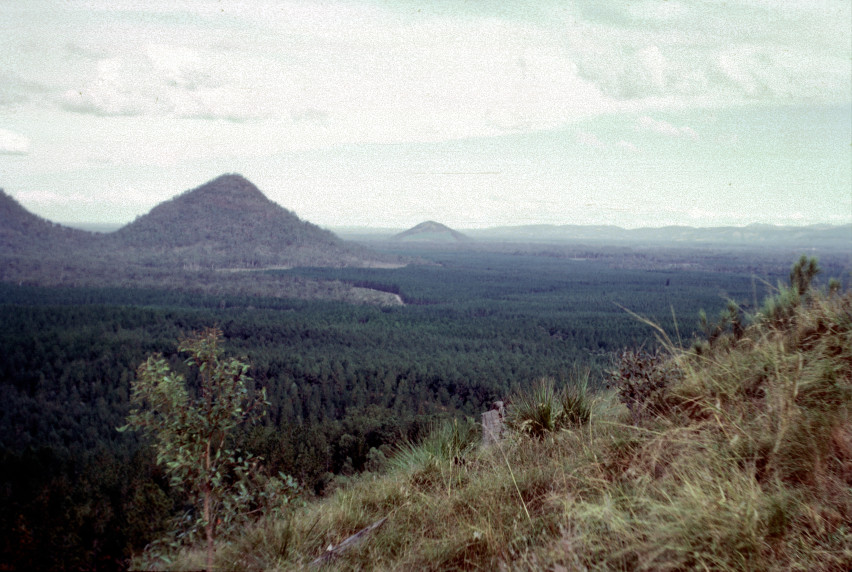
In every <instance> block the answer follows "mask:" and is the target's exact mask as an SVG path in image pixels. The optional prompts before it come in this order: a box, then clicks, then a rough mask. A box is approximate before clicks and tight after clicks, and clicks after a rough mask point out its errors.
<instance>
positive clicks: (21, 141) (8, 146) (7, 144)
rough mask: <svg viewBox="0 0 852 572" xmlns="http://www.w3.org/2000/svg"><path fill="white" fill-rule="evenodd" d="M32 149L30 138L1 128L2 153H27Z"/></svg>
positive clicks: (0, 149) (0, 150) (0, 144)
mask: <svg viewBox="0 0 852 572" xmlns="http://www.w3.org/2000/svg"><path fill="white" fill-rule="evenodd" d="M29 151H30V140H29V139H28V138H27V137H24V136H23V135H21V134H19V133H15V132H14V131H8V130H6V129H0V155H26V154H27V153H29Z"/></svg>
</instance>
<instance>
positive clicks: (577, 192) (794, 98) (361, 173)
mask: <svg viewBox="0 0 852 572" xmlns="http://www.w3.org/2000/svg"><path fill="white" fill-rule="evenodd" d="M223 173H240V174H242V175H243V176H245V177H246V178H248V179H249V180H251V181H252V182H253V183H254V184H256V185H257V186H258V187H259V188H260V189H261V190H262V191H263V192H264V193H265V194H266V195H267V196H268V197H269V198H270V199H272V200H274V201H275V202H277V203H278V204H280V205H281V206H283V207H285V208H287V209H289V210H292V211H294V212H295V213H296V214H297V215H299V216H300V217H301V218H303V219H306V220H309V221H311V222H313V223H316V224H319V225H320V226H324V227H329V228H335V227H338V228H339V227H376V228H382V227H384V228H407V227H410V226H414V225H415V224H418V223H420V222H422V221H424V220H436V221H439V222H442V223H444V224H447V225H449V226H451V227H454V228H459V229H466V228H468V229H471V228H485V227H493V226H507V225H526V224H613V225H618V226H623V227H627V228H636V227H643V226H666V225H689V226H722V225H747V224H752V223H768V224H784V225H805V224H847V223H852V2H849V0H783V1H782V0H726V1H712V2H711V1H706V2H705V1H700V0H692V1H687V0H630V1H627V0H625V1H611V2H603V1H600V0H576V1H571V0H559V1H549V0H540V1H535V2H530V1H529V0H523V1H515V0H501V1H496V0H495V1H488V0H451V1H435V2H426V1H417V2H415V1H413V0H397V1H381V0H352V1H348V0H347V1H342V0H328V1H319V0H306V1H302V0H297V1H291V0H280V1H272V0H251V1H245V2H237V1H230V0H227V1H226V0H222V1H201V0H197V1H186V0H144V1H142V0H64V1H58V0H57V1H47V0H26V1H21V0H0V188H3V189H4V190H5V191H6V192H7V193H8V194H10V195H11V196H13V197H15V198H16V200H18V202H20V203H21V204H22V205H23V206H24V207H26V208H27V209H29V210H30V211H31V212H33V213H35V214H38V215H39V216H42V217H45V218H47V219H49V220H52V221H55V222H71V223H79V222H89V223H93V222H95V223H127V222H130V221H132V220H133V219H134V218H135V217H137V216H140V215H143V214H145V213H146V212H147V211H148V210H150V209H151V208H152V207H153V206H155V205H156V204H158V203H160V202H162V201H164V200H167V199H169V198H171V197H172V196H174V195H177V194H179V193H181V192H183V191H185V190H188V189H191V188H194V187H197V186H200V185H201V184H203V183H205V182H206V181H208V180H210V179H213V178H215V177H217V176H218V175H220V174H223Z"/></svg>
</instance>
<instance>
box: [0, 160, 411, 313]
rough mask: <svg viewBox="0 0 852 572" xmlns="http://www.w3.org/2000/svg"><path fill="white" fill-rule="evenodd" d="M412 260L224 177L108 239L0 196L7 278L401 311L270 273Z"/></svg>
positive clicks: (362, 293) (372, 295) (384, 301)
mask: <svg viewBox="0 0 852 572" xmlns="http://www.w3.org/2000/svg"><path fill="white" fill-rule="evenodd" d="M404 264H405V262H404V261H403V260H402V259H401V258H400V257H397V256H394V255H387V254H380V253H378V252H375V251H373V250H371V249H369V248H367V247H365V246H362V245H359V244H354V243H350V242H346V241H343V240H341V239H340V238H339V237H337V236H336V235H334V234H333V233H331V232H329V231H327V230H323V229H321V228H319V227H318V226H316V225H314V224H311V223H309V222H306V221H302V220H300V219H299V217H297V216H296V215H295V214H293V213H291V212H290V211H288V210H286V209H284V208H283V207H281V206H279V205H277V204H276V203H274V202H272V201H270V200H269V199H268V198H266V197H265V196H264V195H263V193H261V192H260V190H258V188H257V187H255V186H254V185H253V184H252V183H250V182H249V181H247V180H246V179H245V178H243V177H241V176H239V175H223V176H221V177H218V178H216V179H213V180H212V181H210V182H208V183H206V184H204V185H202V186H200V187H198V188H196V189H192V190H190V191H187V192H185V193H183V194H180V195H178V196H176V197H175V198H173V199H171V200H169V201H165V202H163V203H161V204H159V205H157V206H156V207H154V208H153V209H152V210H151V211H150V212H149V213H148V214H146V215H144V216H141V217H139V218H137V219H136V220H135V221H134V222H132V223H130V224H128V225H126V226H124V227H122V228H120V229H118V230H117V231H115V232H110V233H105V234H104V233H93V232H87V231H83V230H78V229H72V228H67V227H63V226H61V225H58V224H54V223H52V222H50V221H47V220H44V219H42V218H39V217H37V216H35V215H33V214H32V213H30V212H28V211H27V210H26V209H25V208H23V207H22V206H21V205H20V204H18V203H17V202H16V201H15V200H14V199H13V198H12V197H10V196H8V195H6V194H5V193H3V192H2V191H0V281H5V282H12V283H17V284H21V285H23V284H27V285H39V286H80V287H92V286H94V287H104V286H120V287H131V288H157V289H164V288H165V289H174V290H180V291H190V292H199V293H208V292H217V293H232V294H248V295H260V296H274V297H286V298H305V299H333V300H342V301H347V302H356V303H369V304H381V305H399V304H401V303H402V302H401V300H400V299H399V296H397V295H396V294H393V293H389V292H382V291H376V290H371V289H369V288H364V287H356V286H355V285H353V284H348V283H344V282H340V281H336V280H321V279H308V278H302V277H294V276H285V275H280V274H277V275H273V274H269V273H264V272H241V271H244V270H262V269H268V268H290V267H295V266H315V267H316V266H318V267H343V266H353V267H382V268H395V267H399V266H403V265H404Z"/></svg>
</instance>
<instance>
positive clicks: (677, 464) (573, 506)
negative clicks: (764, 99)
mask: <svg viewBox="0 0 852 572" xmlns="http://www.w3.org/2000/svg"><path fill="white" fill-rule="evenodd" d="M794 283H795V282H794ZM800 290H801V292H802V293H800ZM731 318H732V319H731V320H727V321H723V322H720V323H719V324H717V325H718V326H719V327H718V328H715V329H713V330H712V332H713V335H712V336H711V338H712V341H706V342H704V343H702V344H700V345H695V346H693V347H692V348H688V349H680V348H676V347H674V346H673V345H672V344H668V350H667V351H666V352H665V353H664V354H663V355H660V354H647V353H642V352H625V353H624V354H622V355H621V357H620V359H619V360H618V361H617V362H616V366H615V367H614V371H613V373H612V374H611V377H610V379H609V381H610V384H611V388H610V389H609V390H608V391H606V392H603V393H599V394H594V395H587V394H584V392H582V391H581V390H580V389H576V388H575V389H573V390H566V391H563V392H559V391H554V392H547V391H543V390H547V389H548V384H547V383H546V382H542V383H539V384H537V385H534V386H533V387H534V388H533V389H532V390H529V391H533V392H534V391H538V392H539V393H538V394H533V393H528V394H523V395H516V396H514V398H513V400H512V403H513V406H510V409H509V411H508V415H509V420H510V425H511V426H512V427H514V430H512V431H510V432H509V434H508V436H507V437H506V438H505V439H504V440H503V441H502V442H500V443H499V444H497V445H495V446H492V447H490V448H488V449H483V448H481V447H480V446H479V445H478V440H479V435H478V434H477V427H476V425H475V424H470V425H466V424H464V423H456V424H455V425H450V426H447V427H443V428H436V432H435V433H434V434H433V436H432V437H431V438H429V439H427V440H426V441H425V442H423V443H420V444H416V445H414V444H412V445H407V446H403V447H401V448H400V450H399V452H398V453H397V455H396V456H395V457H392V458H391V459H390V460H389V461H387V462H384V463H382V462H379V461H381V460H377V463H376V467H375V469H376V472H374V473H365V474H363V475H362V476H361V477H359V478H358V479H357V480H354V481H353V482H352V483H351V484H349V485H348V486H344V487H342V488H340V489H339V490H337V491H336V492H335V493H334V494H333V495H331V496H330V497H329V498H326V499H324V500H322V501H318V502H313V503H309V504H307V505H306V506H303V507H299V508H295V509H292V511H291V512H290V514H291V517H290V518H283V519H282V518H276V519H271V518H269V519H261V520H260V521H259V522H257V524H256V525H255V526H254V527H252V528H250V529H248V530H245V531H244V532H243V533H242V534H241V535H240V536H239V537H237V538H234V539H233V540H232V541H231V542H229V543H223V544H221V545H220V546H219V549H218V551H217V555H216V562H217V569H235V570H237V569H238V570H246V569H258V570H260V569H263V570H274V569H282V570H289V569H300V568H308V567H309V565H310V562H311V561H313V560H314V559H315V558H317V557H318V556H320V555H322V554H323V553H324V551H326V548H327V547H329V546H330V545H335V546H336V545H338V544H339V543H340V542H342V541H343V540H344V539H346V538H347V537H349V536H350V535H352V534H354V533H355V532H357V531H359V530H361V529H363V528H364V527H366V526H368V525H371V524H373V523H376V522H378V521H379V520H380V519H382V518H385V517H387V520H386V521H385V522H384V523H383V524H382V525H381V526H379V527H377V528H376V529H375V530H374V531H372V532H371V533H370V534H369V535H367V536H366V538H365V539H364V540H363V541H361V542H360V543H358V544H357V545H355V547H353V548H352V549H350V550H347V551H346V552H345V553H343V554H342V555H341V556H340V557H339V558H336V559H334V560H331V561H330V563H329V564H328V565H327V567H328V568H330V569H340V570H356V569H357V570H359V569H375V570H503V569H506V570H558V571H564V570H692V569H695V570H848V569H850V567H852V525H850V523H852V408H850V402H852V293H850V292H847V293H845V294H842V293H840V292H837V291H836V290H835V291H833V292H831V293H827V292H823V293H820V292H813V291H807V283H806V282H805V283H804V284H803V287H802V288H800V289H795V288H794V289H789V290H782V291H781V292H780V294H779V295H778V296H777V297H775V298H773V299H771V300H769V301H768V302H767V303H766V304H765V305H764V307H763V309H762V310H761V311H760V312H758V313H756V315H754V316H752V319H751V320H750V321H748V323H743V322H741V321H740V320H739V319H738V317H737V316H736V315H735V313H732V315H731ZM536 387H537V388H538V389H537V390H536V389H535V388H536ZM382 465H383V466H382ZM154 562H155V561H153V560H150V561H147V562H146V561H144V560H139V561H138V562H137V563H138V564H140V565H142V564H145V565H151V564H153V563H154ZM200 562H202V561H201V560H200V554H197V553H195V552H192V551H188V552H183V553H181V554H180V555H178V559H177V560H176V561H173V562H172V563H171V564H170V565H169V567H170V568H175V567H177V568H180V567H184V568H197V567H198V566H199V563H200Z"/></svg>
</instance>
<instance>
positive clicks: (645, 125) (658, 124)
mask: <svg viewBox="0 0 852 572" xmlns="http://www.w3.org/2000/svg"><path fill="white" fill-rule="evenodd" d="M636 125H637V128H638V129H642V130H645V131H653V132H655V133H660V134H662V135H668V136H669V137H687V138H689V139H693V140H698V133H696V131H695V130H694V129H692V128H691V127H689V126H686V125H684V126H682V127H677V126H675V125H673V124H671V123H669V122H668V121H661V120H659V119H654V118H652V117H648V116H647V115H643V116H642V117H640V118H639V119H637V120H636Z"/></svg>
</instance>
